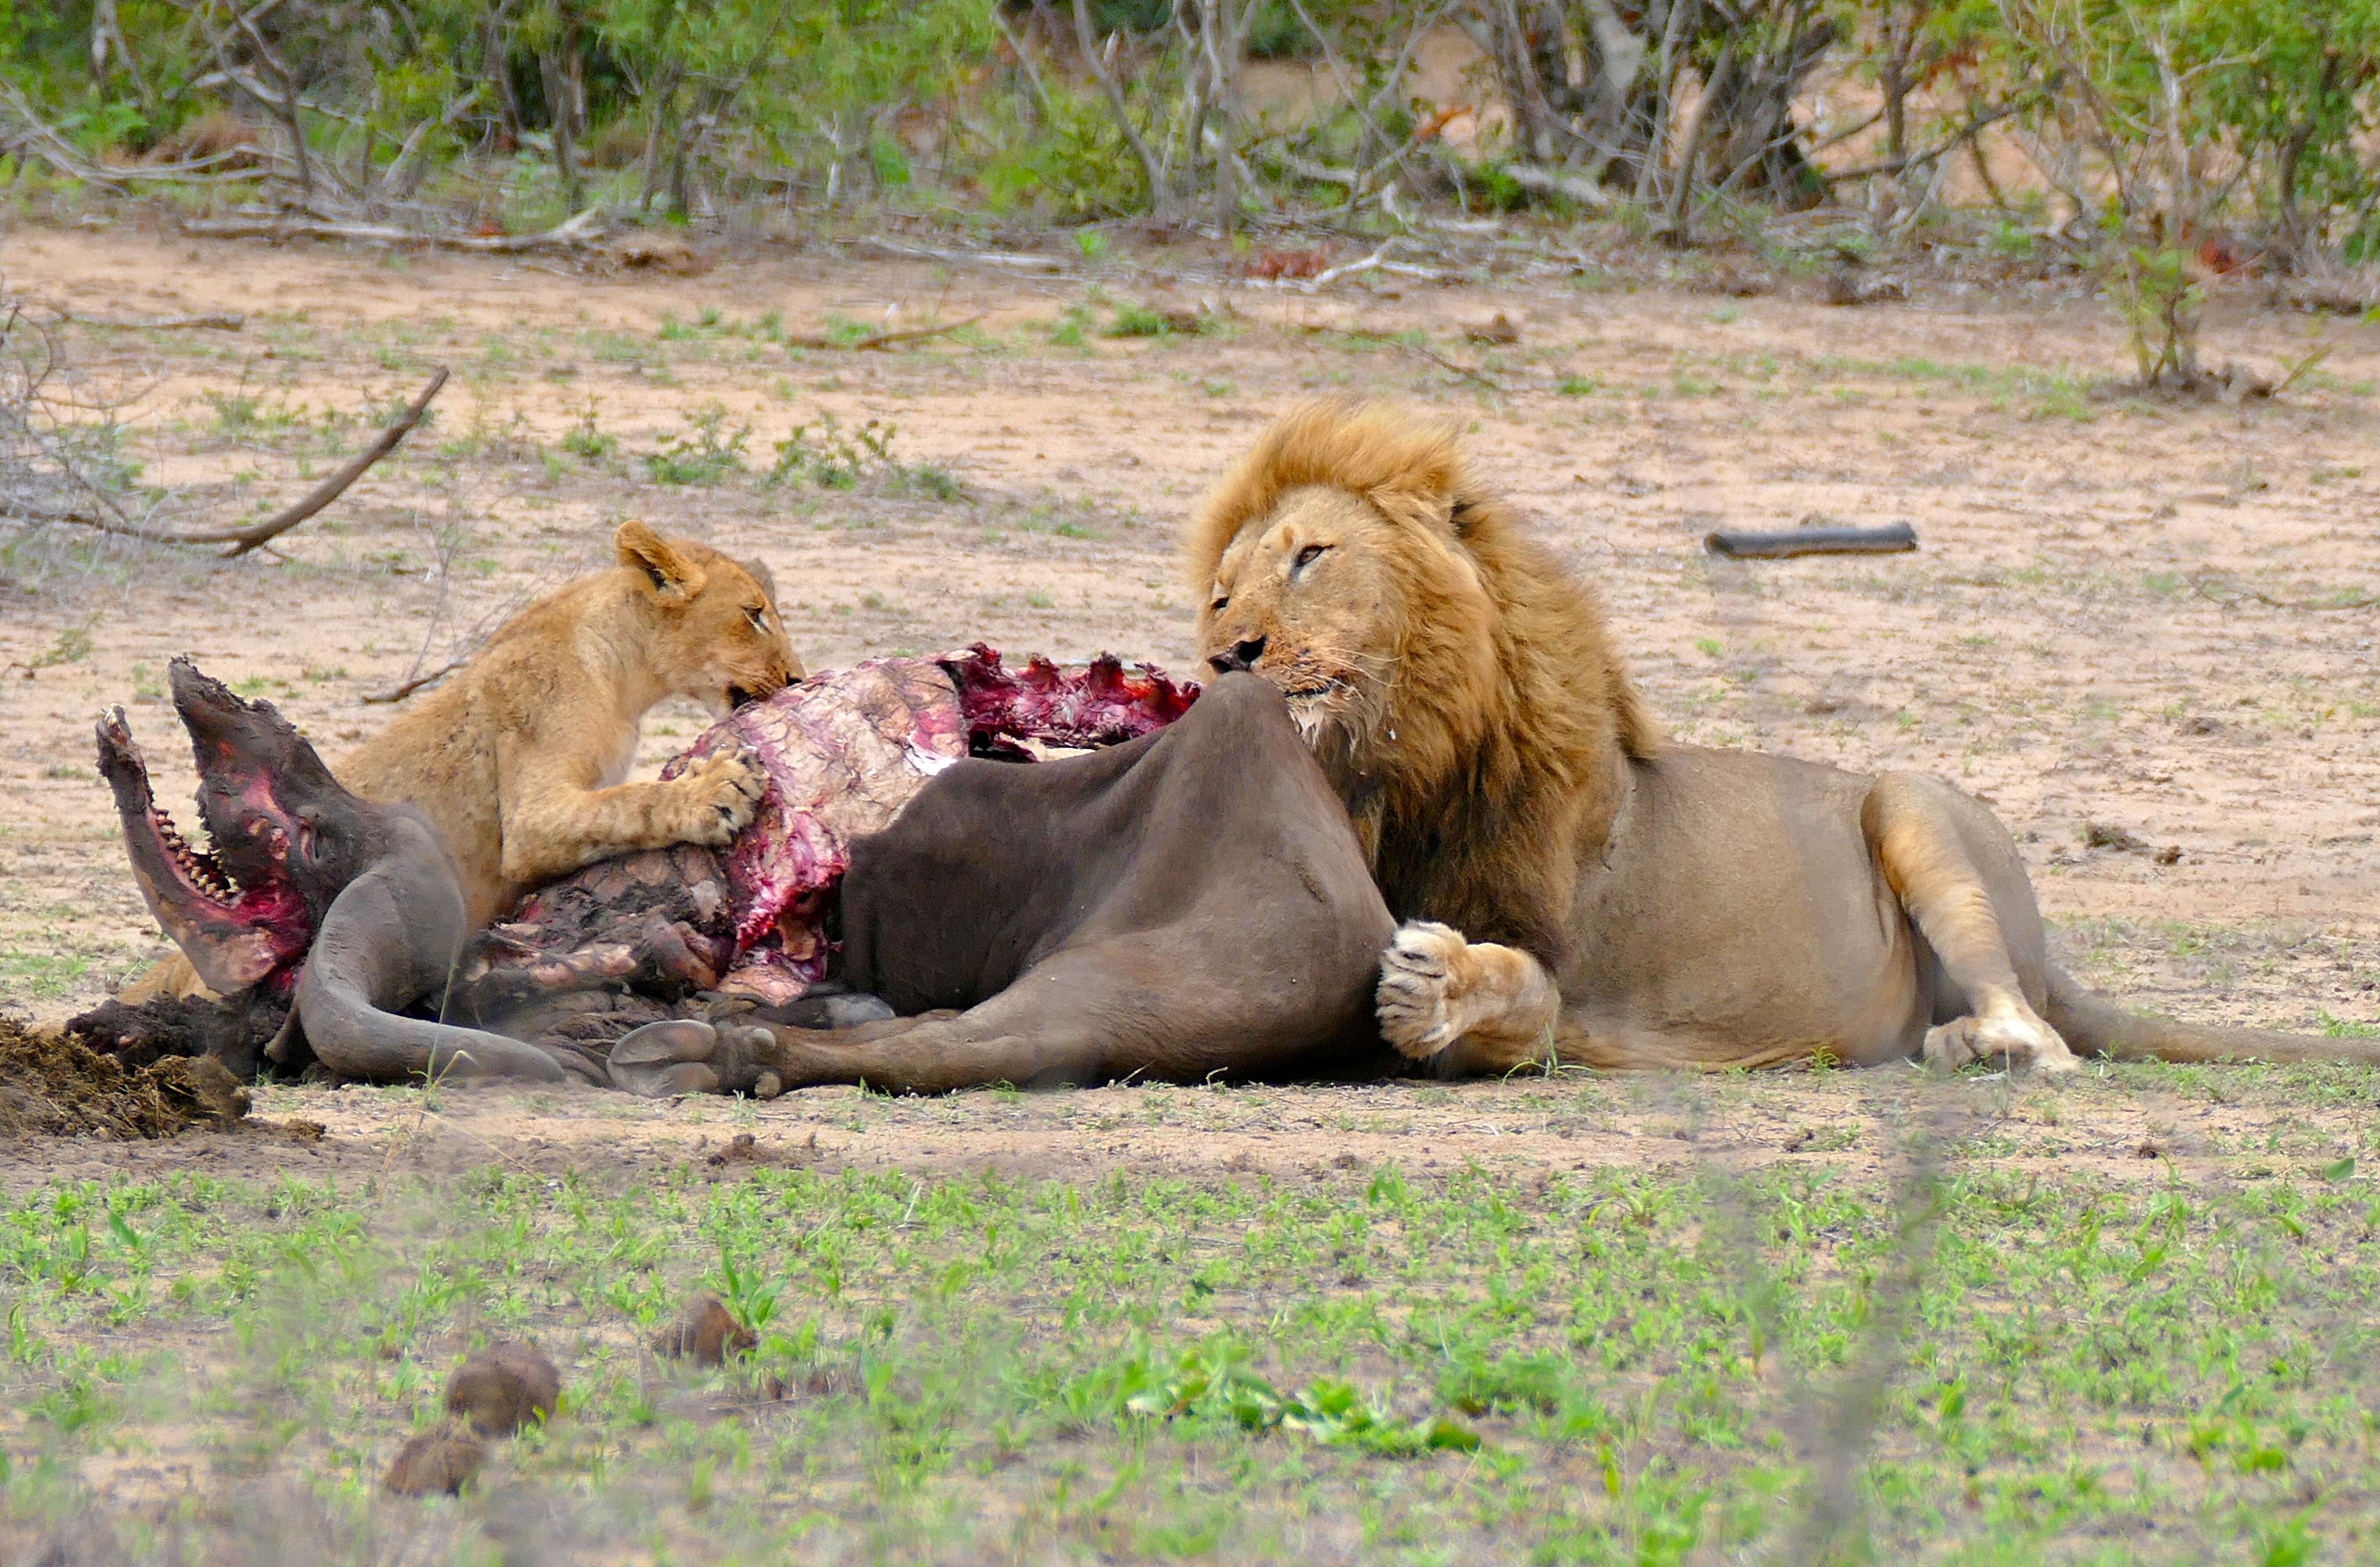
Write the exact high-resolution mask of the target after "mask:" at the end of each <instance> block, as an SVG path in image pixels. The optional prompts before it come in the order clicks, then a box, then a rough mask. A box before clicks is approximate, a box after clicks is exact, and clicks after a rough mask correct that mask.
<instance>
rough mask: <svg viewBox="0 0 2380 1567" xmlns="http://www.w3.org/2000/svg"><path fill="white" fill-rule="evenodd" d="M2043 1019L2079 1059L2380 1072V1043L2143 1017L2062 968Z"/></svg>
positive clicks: (2053, 976) (2052, 978)
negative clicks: (2320, 1065) (2336, 1064)
mask: <svg viewBox="0 0 2380 1567" xmlns="http://www.w3.org/2000/svg"><path fill="white" fill-rule="evenodd" d="M2043 1015H2044V1016H2045V1017H2046V1019H2047V1020H2048V1023H2049V1026H2051V1027H2052V1028H2055V1029H2057V1030H2058V1033H2059V1034H2061V1035H2063V1036H2064V1037H2065V1039H2066V1043H2067V1045H2068V1047H2069V1048H2070V1049H2071V1050H2072V1051H2074V1053H2075V1054H2077V1055H2104V1056H2110V1057H2113V1058H2114V1059H2115V1060H2118V1061H2180V1062H2208V1061H2227V1060H2228V1061H2360V1062H2363V1063H2367V1064H2370V1065H2375V1066H2380V1039H2323V1038H2321V1037H2319V1036H2316V1035H2313V1034H2283V1033H2280V1032H2278V1031H2277V1030H2275V1029H2271V1028H2217V1027H2214V1026H2209V1025H2206V1024H2200V1023H2176V1022H2174V1021H2173V1020H2172V1019H2170V1018H2164V1017H2143V1016H2142V1015H2141V1014H2138V1013H2132V1012H2126V1011H2125V1010H2124V1009H2123V1008H2122V1007H2119V1006H2118V1005H2116V1004H2115V1003H2114V1002H2110V1001H2108V1000H2107V998H2106V997H2105V996H2096V995H2093V994H2092V993H2091V992H2090V991H2088V990H2084V989H2083V987H2082V986H2081V985H2080V984H2077V983H2076V982H2075V979H2074V977H2073V976H2072V975H2070V974H2068V973H2066V972H2065V971H2064V970H2062V969H2057V968H2053V969H2051V970H2050V971H2049V1004H2048V1006H2046V1008H2044V1009H2043Z"/></svg>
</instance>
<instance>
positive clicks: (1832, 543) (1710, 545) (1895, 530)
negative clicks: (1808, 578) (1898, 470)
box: [1703, 522, 1917, 560]
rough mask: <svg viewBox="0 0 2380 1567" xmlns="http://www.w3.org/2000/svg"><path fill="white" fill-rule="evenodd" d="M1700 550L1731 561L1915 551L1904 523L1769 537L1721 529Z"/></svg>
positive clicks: (1807, 530) (1789, 531) (1788, 530)
mask: <svg viewBox="0 0 2380 1567" xmlns="http://www.w3.org/2000/svg"><path fill="white" fill-rule="evenodd" d="M1703 548H1704V549H1706V550H1707V551H1709V552H1710V553H1712V554H1714V555H1725V556H1727V557H1729V558H1730V559H1731V560H1776V559H1779V558H1780V557H1782V556H1785V555H1891V554H1899V553H1902V552H1904V551H1908V550H1913V549H1915V548H1917V530H1916V529H1915V528H1912V527H1910V526H1909V525H1908V524H1907V523H1905V522H1896V523H1892V524H1890V525H1889V526H1888V527H1884V528H1781V529H1779V530H1778V531H1776V532H1773V533H1763V532H1758V531H1755V530H1753V529H1750V528H1721V529H1719V530H1718V532H1715V533H1712V534H1709V535H1707V536H1706V537H1705V538H1704V540H1703Z"/></svg>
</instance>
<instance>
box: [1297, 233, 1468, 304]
mask: <svg viewBox="0 0 2380 1567" xmlns="http://www.w3.org/2000/svg"><path fill="white" fill-rule="evenodd" d="M1396 243H1397V241H1395V240H1393V239H1391V240H1390V241H1389V242H1388V243H1387V244H1385V245H1382V246H1381V247H1380V248H1379V249H1377V250H1375V251H1373V252H1372V253H1371V254H1370V255H1368V256H1366V257H1365V258H1364V259H1363V260H1362V261H1349V262H1348V263H1347V264H1346V265H1344V266H1336V267H1332V268H1330V270H1329V271H1328V272H1321V273H1316V274H1315V275H1314V276H1313V277H1311V278H1309V279H1307V280H1306V281H1305V282H1304V283H1300V284H1297V285H1295V286H1296V287H1298V288H1300V289H1302V290H1304V291H1305V293H1308V294H1312V293H1315V292H1317V291H1318V290H1319V289H1321V288H1323V287H1325V286H1327V285H1330V284H1333V283H1336V282H1338V281H1339V280H1340V279H1341V278H1342V277H1353V276H1354V275H1355V274H1356V273H1365V272H1386V273H1395V274H1397V275H1398V276H1400V277H1416V278H1419V279H1421V280H1422V281H1423V282H1425V283H1443V282H1445V281H1446V274H1445V273H1442V272H1439V271H1437V270H1435V269H1433V268H1430V267H1417V266H1413V265H1410V264H1408V263H1406V262H1403V261H1390V260H1389V251H1390V249H1392V248H1393V247H1394V246H1395V245H1396Z"/></svg>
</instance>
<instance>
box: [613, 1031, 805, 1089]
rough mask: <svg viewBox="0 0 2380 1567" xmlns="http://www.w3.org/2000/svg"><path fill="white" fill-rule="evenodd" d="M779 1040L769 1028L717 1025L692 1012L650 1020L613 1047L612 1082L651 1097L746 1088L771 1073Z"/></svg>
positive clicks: (751, 1087) (756, 1085)
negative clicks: (705, 1021) (681, 1015)
mask: <svg viewBox="0 0 2380 1567" xmlns="http://www.w3.org/2000/svg"><path fill="white" fill-rule="evenodd" d="M775 1044H776V1039H775V1037H774V1036H773V1035H771V1033H770V1032H769V1031H768V1030H767V1029H765V1028H734V1027H728V1028H714V1027H712V1026H710V1024H708V1023H704V1022H702V1021H700V1020H699V1019H698V1018H692V1017H673V1018H670V1019H668V1020H666V1021H664V1022H661V1023H648V1024H646V1025H645V1026H643V1027H641V1028H637V1029H632V1030H631V1031H630V1032H628V1033H627V1034H626V1035H625V1036H623V1037H622V1039H621V1040H620V1042H619V1043H618V1044H616V1045H613V1047H612V1055H611V1062H610V1070H611V1074H612V1082H613V1085H614V1086H615V1087H621V1088H625V1089H626V1090H627V1091H628V1092H629V1093H632V1094H639V1095H642V1096H643V1097H644V1098H646V1099H673V1098H675V1097H676V1096H677V1095H680V1094H735V1093H748V1092H750V1091H751V1090H752V1089H753V1088H755V1087H759V1085H760V1080H761V1078H762V1077H764V1076H769V1075H771V1074H770V1073H769V1072H768V1071H767V1067H768V1065H769V1063H770V1054H771V1048H772V1047H773V1046H774V1045H775Z"/></svg>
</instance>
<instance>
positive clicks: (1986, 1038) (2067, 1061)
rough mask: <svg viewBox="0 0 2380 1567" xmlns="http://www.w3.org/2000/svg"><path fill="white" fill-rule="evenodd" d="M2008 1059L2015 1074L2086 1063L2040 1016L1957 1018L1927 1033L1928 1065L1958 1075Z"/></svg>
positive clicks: (2055, 1070) (2073, 1068)
mask: <svg viewBox="0 0 2380 1567" xmlns="http://www.w3.org/2000/svg"><path fill="white" fill-rule="evenodd" d="M1994 1059H2000V1060H2005V1061H2006V1062H2007V1063H2008V1065H2009V1070H2010V1071H2011V1072H2026V1071H2032V1072H2048V1073H2058V1072H2075V1071H2079V1070H2081V1068H2082V1065H2083V1063H2081V1062H2079V1061H2077V1060H2075V1059H2074V1052H2073V1051H2070V1050H2068V1049H2067V1048H2066V1041H2065V1039H2062V1038H2060V1037H2059V1035H2058V1030H2057V1029H2055V1028H2052V1027H2051V1026H2049V1025H2048V1024H2046V1023H2045V1022H2043V1021H2042V1020H2041V1019H2039V1018H2037V1017H2023V1016H2014V1015H2005V1016H1999V1017H1954V1018H1952V1019H1951V1020H1950V1021H1949V1022H1948V1023H1944V1024H1940V1025H1937V1026H1935V1027H1932V1028H1929V1029H1927V1030H1926V1031H1925V1062H1926V1064H1927V1065H1929V1066H1935V1067H1938V1068H1940V1069H1941V1070H1943V1071H1946V1072H1956V1071H1957V1070H1958V1069H1959V1068H1960V1067H1962V1066H1965V1065H1967V1064H1969V1063H1973V1062H1978V1061H1991V1060H1994Z"/></svg>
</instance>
